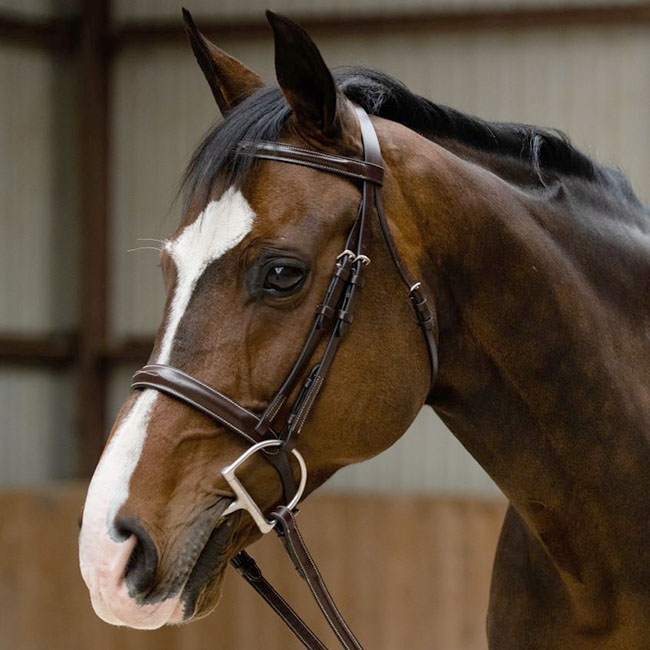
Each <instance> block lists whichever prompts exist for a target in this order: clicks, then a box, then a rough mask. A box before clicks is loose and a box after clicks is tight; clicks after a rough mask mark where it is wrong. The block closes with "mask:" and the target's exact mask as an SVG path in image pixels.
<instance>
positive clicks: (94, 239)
mask: <svg viewBox="0 0 650 650" xmlns="http://www.w3.org/2000/svg"><path fill="white" fill-rule="evenodd" d="M79 8H80V42H79V49H78V54H79V75H80V105H79V121H80V130H81V138H80V151H81V156H80V168H81V170H82V173H83V176H84V178H83V182H82V183H81V188H80V193H81V251H82V259H81V269H80V275H81V318H80V331H79V402H78V403H79V421H78V424H79V445H80V449H79V451H80V453H79V458H80V468H79V469H80V474H81V475H82V476H88V475H90V473H91V472H92V470H93V469H94V467H95V465H96V463H97V460H98V458H99V455H100V453H101V449H102V447H103V444H104V439H105V437H104V433H105V427H106V424H107V423H106V394H107V373H106V367H105V364H104V363H103V359H102V352H103V350H104V348H105V346H106V338H107V329H108V328H107V322H108V285H109V277H110V276H109V261H108V254H109V246H108V239H109V232H110V229H109V213H108V140H109V134H108V106H109V101H108V92H109V87H108V86H109V56H108V51H109V0H80V4H79Z"/></svg>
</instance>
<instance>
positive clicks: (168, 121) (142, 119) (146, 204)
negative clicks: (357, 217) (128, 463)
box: [0, 0, 650, 494]
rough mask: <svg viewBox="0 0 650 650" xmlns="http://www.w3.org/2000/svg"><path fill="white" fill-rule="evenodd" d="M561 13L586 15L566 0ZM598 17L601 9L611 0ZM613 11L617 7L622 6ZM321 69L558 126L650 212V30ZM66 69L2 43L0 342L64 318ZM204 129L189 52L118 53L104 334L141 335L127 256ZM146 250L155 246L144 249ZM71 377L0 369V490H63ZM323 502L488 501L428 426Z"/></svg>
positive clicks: (439, 430)
mask: <svg viewBox="0 0 650 650" xmlns="http://www.w3.org/2000/svg"><path fill="white" fill-rule="evenodd" d="M69 4H70V3H67V2H60V3H57V2H54V1H52V2H50V1H49V0H30V3H27V4H25V3H22V2H13V0H11V1H10V0H0V9H12V10H24V11H26V12H27V13H29V14H30V15H40V14H46V13H50V12H51V11H52V8H53V7H55V8H56V9H57V11H63V10H65V8H66V7H68V8H69ZM566 4H567V3H566V2H564V1H563V2H560V1H559V0H557V1H556V0H535V2H533V1H532V0H530V1H528V2H525V3H524V2H514V1H513V0H489V1H488V0H481V1H478V0H462V2H461V1H460V0H459V1H458V2H456V1H454V2H451V0H438V1H433V0H431V1H429V2H424V0H409V1H408V2H404V3H399V4H398V3H394V2H387V1H382V2H377V0H372V3H371V2H370V0H355V1H353V2H350V1H349V0H345V2H344V1H343V0H327V2H325V0H317V1H314V2H297V1H293V2H292V1H290V0H279V1H278V2H276V3H275V4H274V6H275V8H276V9H277V10H279V11H285V12H286V13H287V14H289V15H304V14H305V13H311V14H313V13H318V12H322V13H328V14H333V13H335V12H341V13H345V12H352V13H355V12H356V13H361V12H363V11H366V10H367V9H368V8H372V10H373V11H376V12H379V13H381V12H382V11H384V12H385V11H389V10H390V11H396V10H397V9H396V8H397V7H401V8H402V9H403V10H404V11H415V10H423V9H426V8H429V9H430V8H436V7H437V8H441V7H442V8H444V7H447V8H450V7H453V8H462V7H467V8H469V7H470V6H471V7H474V8H479V9H482V10H485V9H488V8H490V7H495V6H499V7H502V8H503V7H515V6H526V7H531V6H550V5H554V6H556V5H557V6H559V5H563V6H566ZM571 4H575V5H576V6H578V5H580V6H586V5H594V6H597V5H598V4H601V3H600V2H589V1H588V0H575V2H574V3H571ZM610 4H611V3H610ZM621 4H623V3H621ZM190 5H191V8H192V9H193V10H195V12H196V13H197V14H199V15H201V14H203V15H216V16H231V15H238V16H248V17H251V16H252V17H258V16H260V15H261V11H262V9H263V8H264V7H265V6H266V3H261V0H260V1H258V0H248V1H247V2H241V1H240V0H237V1H235V0H218V1H217V0H196V1H195V2H193V3H190ZM177 12H178V3H177V2H175V0H174V1H172V0H165V1H161V0H149V1H146V2H145V1H144V0H138V1H137V2H135V1H131V0H129V1H128V2H127V1H126V0H116V2H115V3H114V15H115V19H116V20H117V21H118V22H119V21H122V20H125V19H133V18H137V19H145V18H148V17H154V18H156V17H157V18H168V19H174V20H178V15H177ZM313 36H314V38H315V39H316V40H317V42H318V43H319V45H320V46H321V48H322V51H323V53H324V55H325V57H326V59H327V61H328V62H329V63H330V64H331V65H338V64H345V63H357V64H365V65H369V66H373V67H377V68H379V69H382V70H384V71H386V72H389V73H391V74H393V75H395V76H397V77H398V78H400V79H402V80H403V81H404V82H406V83H407V84H408V85H409V86H410V87H411V88H412V89H413V90H415V91H417V92H419V93H422V94H423V95H425V96H427V97H430V98H432V99H434V100H436V101H440V102H443V103H447V104H450V105H452V106H455V107H458V108H460V109H462V110H466V111H469V112H471V113H475V114H477V115H480V116H482V117H486V118H491V119H502V120H520V121H526V122H532V123H537V124H544V125H549V126H555V127H559V128H561V129H563V130H565V131H566V132H567V133H568V134H569V135H570V136H571V137H572V138H573V139H574V141H575V142H576V143H577V144H578V145H579V146H580V147H582V148H584V149H586V150H587V151H589V152H591V153H593V154H595V155H596V156H597V157H598V158H599V159H600V160H603V161H605V162H608V163H611V164H615V165H619V166H621V167H622V168H623V170H624V171H626V172H627V173H628V174H629V176H630V178H631V180H632V182H633V184H634V186H635V187H636V189H637V191H638V192H639V194H640V195H641V196H642V197H644V198H645V199H646V200H648V199H649V198H650V184H649V181H648V179H649V178H650V132H649V129H650V119H649V117H650V116H649V113H648V106H650V75H648V70H649V69H650V27H648V24H647V23H645V24H641V25H634V24H629V25H621V24H612V25H608V24H603V25H600V26H591V27H578V26H569V27H566V28H560V27H557V26H555V27H553V28H545V27H544V26H543V25H539V26H529V27H526V28H521V29H517V28H508V29H494V28H489V29H484V30H481V29H478V28H474V29H472V30H471V31H462V30H457V31H453V32H448V33H441V32H439V31H436V32H435V33H430V32H428V31H426V30H423V29H418V30H417V32H412V31H405V30H401V31H400V30H392V31H382V32H374V31H366V32H359V33H358V34H356V35H352V34H350V33H346V34H344V35H340V36H337V35H336V34H333V33H332V32H331V31H328V32H327V33H319V32H318V31H315V32H314V33H313ZM219 45H220V46H222V47H223V48H225V49H227V50H228V51H230V52H232V53H233V54H235V55H236V56H238V57H240V58H242V59H243V60H244V61H245V62H246V63H248V64H249V65H250V66H252V67H253V68H255V69H256V70H257V71H259V72H260V74H262V76H263V77H264V78H265V79H267V80H268V81H269V82H271V81H272V80H273V70H272V42H271V38H270V34H269V35H268V36H266V37H257V36H255V37H253V36H250V35H248V36H247V37H246V38H235V37H229V38H224V39H220V41H219ZM73 73H74V70H72V69H71V67H70V65H69V64H68V63H67V59H66V58H65V57H56V56H54V55H52V54H49V53H47V52H45V51H37V50H35V49H22V48H20V47H19V46H15V45H6V44H3V45H0V78H1V79H2V88H3V93H2V101H0V124H2V128H1V129H0V197H1V198H2V201H0V206H2V207H1V208H0V223H1V226H0V228H1V229H2V234H3V236H2V237H0V259H1V260H2V270H1V272H0V330H2V331H7V330H19V331H22V332H32V333H44V332H47V331H49V330H50V329H52V328H54V329H55V330H65V329H68V328H69V327H73V326H74V324H75V322H76V319H77V305H76V299H75V296H76V293H77V287H78V284H77V278H76V270H75V269H76V263H77V258H78V254H79V251H78V245H77V235H76V233H77V232H78V227H79V224H78V223H77V218H76V214H77V197H78V191H79V185H78V180H77V176H76V174H75V165H74V155H75V154H74V152H75V144H76V133H75V124H74V114H75V103H76V101H77V97H76V92H75V91H76V89H75V82H74V74H73ZM215 119H217V112H216V109H215V107H214V105H213V101H212V98H211V95H210V93H209V91H208V89H207V87H206V85H205V83H204V81H203V78H202V76H201V74H200V71H199V69H198V67H197V66H196V64H195V62H194V59H193V57H192V55H191V53H190V51H189V48H188V47H186V46H184V45H182V44H180V43H176V44H169V45H166V44H153V45H147V46H146V47H138V46H134V45H133V44H132V45H127V46H125V47H124V48H123V49H121V50H119V51H118V52H117V53H116V56H115V59H114V69H113V76H112V132H113V137H112V143H111V145H112V153H111V175H112V194H111V209H112V216H113V219H114V223H113V230H112V233H111V237H112V241H111V261H112V264H113V268H114V275H113V281H112V284H111V331H112V334H113V336H114V337H115V338H116V339H118V338H121V337H123V336H149V335H150V334H151V333H152V332H153V331H154V330H155V328H156V327H157V324H158V322H159V319H160V313H161V305H162V299H163V291H162V283H161V281H160V278H159V269H158V268H157V264H158V259H157V255H156V253H155V252H154V251H151V250H141V251H135V252H127V251H129V250H130V249H135V248H138V247H139V246H147V245H150V244H152V242H141V241H139V239H140V238H159V239H162V238H164V237H166V236H167V235H168V234H169V233H170V232H171V231H172V230H173V228H174V226H175V224H176V222H177V220H178V218H179V214H178V206H177V205H175V204H174V203H173V197H174V194H175V191H176V189H177V186H178V185H177V184H178V180H179V178H180V175H181V173H182V170H183V168H184V166H185V164H186V162H187V160H188V158H189V156H190V154H191V152H192V150H193V148H194V147H195V146H196V144H197V143H198V141H199V139H200V137H201V134H202V133H203V132H204V131H205V130H206V129H207V128H208V126H209V125H210V124H211V123H212V122H213V121H214V120H215ZM153 244H154V245H155V242H154V243H153ZM131 371H132V368H131V367H128V366H126V365H125V366H124V367H121V368H118V369H117V370H116V371H115V373H114V376H113V380H112V385H111V404H112V411H113V412H114V411H115V409H116V408H117V405H118V404H119V402H120V401H121V400H122V399H123V396H124V395H125V393H126V391H127V390H128V379H129V376H130V373H131ZM74 390H75V384H74V377H72V376H71V375H70V374H69V373H62V372H54V371H41V370H38V369H35V370H21V371H16V370H15V369H8V368H2V369H0V413H2V415H3V420H2V423H0V484H7V483H17V482H21V481H32V480H37V479H38V478H46V477H51V476H58V475H62V474H63V475H65V473H66V472H67V471H69V470H70V468H71V467H72V466H73V465H72V461H73V454H71V449H72V448H73V445H72V440H73V438H72V433H73V431H74V421H73V399H74ZM331 485H332V487H335V488H351V489H355V490H390V491H395V490H406V491H432V490H433V491H443V492H450V491H451V492H456V491H461V492H467V491H469V492H474V493H489V494H494V493H495V491H496V489H495V487H494V486H493V484H492V483H491V481H490V480H489V479H488V478H487V477H486V476H485V474H484V473H483V472H482V470H481V469H480V468H479V467H478V466H477V465H476V463H474V462H473V461H472V459H471V458H469V457H468V456H467V454H466V453H465V452H464V450H463V449H462V448H461V447H460V445H459V444H458V443H457V442H456V441H455V439H454V438H453V437H452V436H451V435H450V434H449V433H448V432H447V431H446V430H445V429H444V427H442V425H441V424H440V423H439V421H438V420H437V419H436V418H435V417H434V416H433V415H432V414H431V413H423V414H422V415H421V416H420V418H419V419H418V421H417V422H416V424H415V425H414V427H413V428H412V430H411V431H410V432H409V433H408V434H407V436H405V437H404V438H403V439H402V440H401V441H400V442H399V443H398V444H397V445H395V446H394V448H392V449H391V450H390V451H389V452H387V453H386V454H384V455H382V456H380V457H378V458H377V459H375V460H373V461H371V462H369V463H366V464H364V465H362V466H359V467H354V468H351V469H349V470H346V471H345V472H343V473H342V474H341V475H340V476H337V477H335V478H334V480H333V481H332V483H331Z"/></svg>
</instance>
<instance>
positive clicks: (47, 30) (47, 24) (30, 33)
mask: <svg viewBox="0 0 650 650" xmlns="http://www.w3.org/2000/svg"><path fill="white" fill-rule="evenodd" d="M0 42H5V43H15V44H16V45H18V46H22V47H30V48H38V49H46V50H60V51H73V50H74V49H75V48H76V47H77V45H78V44H79V19H78V18H77V17H76V16H69V17H66V18H58V17H57V18H31V17H30V18H26V17H23V16H20V15H19V14H14V13H9V12H2V13H1V14H0Z"/></svg>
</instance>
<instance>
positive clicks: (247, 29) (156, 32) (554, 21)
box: [112, 3, 650, 49]
mask: <svg viewBox="0 0 650 650" xmlns="http://www.w3.org/2000/svg"><path fill="white" fill-rule="evenodd" d="M291 18H292V19H295V20H297V21H298V22H299V23H300V24H301V25H302V26H303V27H305V29H307V30H309V31H314V32H320V33H323V32H331V33H336V34H339V33H346V32H350V33H353V34H354V33H359V30H362V31H363V32H368V31H383V32H390V31H397V30H412V31H422V30H426V31H433V32H444V31H454V30H457V31H468V30H477V29H480V30H482V29H494V28H505V29H522V28H531V27H534V28H544V27H549V28H550V27H557V26H560V25H562V26H569V25H581V26H583V25H611V24H614V23H632V24H639V23H650V4H649V3H643V4H640V3H634V4H626V5H610V6H586V7H538V8H519V9H510V8H508V9H496V8H495V9H466V10H456V9H452V10H428V11H413V12H411V11H401V12H399V11H396V12H392V13H379V14H377V13H376V14H372V15H370V14H366V13H362V12H360V13H359V14H356V15H355V14H351V15H333V14H330V15H326V14H323V15H321V16H314V15H310V16H304V17H301V16H300V13H299V11H296V12H291ZM198 23H199V25H200V28H201V31H202V32H203V33H205V34H207V35H208V36H212V37H220V36H221V37H230V38H232V37H233V36H236V37H238V38H258V37H260V36H262V35H268V34H269V33H270V31H269V30H270V28H269V26H268V24H267V23H266V21H265V20H264V18H263V16H260V18H256V19H249V18H243V19H237V18H234V19H233V18H214V17H206V18H205V19H201V20H198ZM184 39H185V33H184V30H183V26H182V23H181V21H180V18H179V19H178V20H176V19H165V20H142V21H140V20H134V21H129V22H124V23H122V24H118V26H117V27H115V28H114V29H113V33H112V43H113V47H114V48H117V49H119V48H123V47H125V46H130V45H150V44H152V43H166V42H174V41H182V40H184Z"/></svg>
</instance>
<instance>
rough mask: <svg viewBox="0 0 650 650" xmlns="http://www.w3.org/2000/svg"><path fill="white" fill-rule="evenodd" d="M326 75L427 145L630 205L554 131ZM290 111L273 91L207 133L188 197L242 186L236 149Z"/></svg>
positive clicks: (610, 174)
mask: <svg viewBox="0 0 650 650" xmlns="http://www.w3.org/2000/svg"><path fill="white" fill-rule="evenodd" d="M333 74H334V78H335V80H336V82H337V84H338V85H339V87H340V88H341V89H342V91H343V92H344V93H345V95H346V96H347V97H348V98H349V99H351V100H353V101H354V102H356V103H357V104H359V105H360V106H362V107H363V108H364V109H365V110H366V111H367V112H368V113H369V114H371V115H377V116H379V117H383V118H386V119H389V120H392V121H394V122H398V123H400V124H402V125H404V126H406V127H408V128H410V129H412V130H414V131H417V132H418V133H420V134H422V135H423V136H425V137H428V138H429V139H432V140H436V139H443V140H451V141H455V142H457V143H459V144H460V145H464V146H466V147H468V148H470V149H474V150H477V151H480V152H485V153H488V154H494V155H497V156H501V157H504V158H508V159H510V160H511V161H513V162H518V163H519V164H521V165H525V166H527V167H528V168H529V169H530V170H531V172H532V173H533V174H534V176H535V177H536V178H538V179H539V182H540V183H541V184H542V185H544V184H545V183H544V179H543V175H544V174H548V173H550V174H553V175H555V176H557V175H563V176H571V177H579V178H582V179H585V180H587V181H599V182H601V183H603V184H605V185H608V186H610V187H611V186H612V185H613V186H614V187H615V188H616V189H618V190H619V191H620V192H621V193H622V194H624V195H625V196H627V197H628V198H635V197H634V194H633V192H632V190H631V188H630V187H629V184H628V183H627V180H626V179H625V177H624V176H623V175H622V174H621V173H620V172H618V171H616V170H611V169H608V168H606V167H604V166H601V165H598V164H597V163H595V162H594V161H593V160H591V159H590V158H589V157H588V156H586V155H585V154H584V153H582V152H581V151H578V149H576V148H575V147H574V146H573V145H572V144H571V143H570V142H569V140H568V139H567V137H566V136H564V135H563V134H562V133H560V132H558V131H553V130H550V129H544V128H540V127H537V126H531V125H528V124H516V123H507V122H489V121H487V120H483V119H481V118H478V117H474V116H471V115H467V114H465V113H462V112H460V111H457V110H455V109H453V108H449V107H447V106H443V105H441V104H436V103H434V102H432V101H430V100H428V99H426V98H424V97H421V96H419V95H416V94H414V93H412V92H411V91H410V90H409V89H408V88H407V87H406V86H405V85H404V84H402V83H401V82H400V81H398V80H396V79H394V78H392V77H390V76H389V75H386V74H383V73H380V72H377V71H374V70H370V69H367V68H361V67H345V68H338V69H336V70H334V72H333ZM290 112H291V109H290V108H289V105H288V104H287V102H286V100H285V98H284V95H283V94H282V92H281V91H280V89H279V88H278V87H267V88H263V89H261V90H259V91H257V92H255V93H254V94H253V95H252V96H251V97H249V98H247V99H246V100H245V101H243V102H242V103H241V104H240V105H239V106H238V107H237V108H236V109H234V110H233V111H232V112H231V113H230V114H229V115H228V116H227V117H226V119H225V120H224V121H223V122H221V123H220V124H217V125H216V126H215V127H213V128H212V129H211V130H210V132H209V133H208V134H207V135H206V137H205V138H204V139H203V141H202V142H201V144H200V145H199V147H198V149H197V151H196V152H195V153H194V156H193V157H192V160H191V161H190V164H189V165H188V168H187V170H186V172H185V176H184V181H183V186H184V187H185V188H186V190H187V191H188V194H189V195H190V196H191V195H193V194H194V193H195V192H196V191H198V190H200V189H203V190H204V191H208V190H209V188H210V187H211V186H212V183H213V182H214V180H215V179H216V177H217V175H219V174H226V175H227V176H228V177H229V180H230V182H233V183H235V184H241V182H242V181H243V178H244V177H245V175H246V172H247V171H248V169H249V168H250V166H251V164H253V159H251V158H249V157H245V156H237V155H235V154H236V148H237V145H238V143H239V142H241V141H242V140H272V141H273V140H277V139H278V138H280V136H281V134H282V130H283V126H284V124H285V123H286V121H287V118H288V117H289V115H290ZM635 200H636V199H635Z"/></svg>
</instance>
